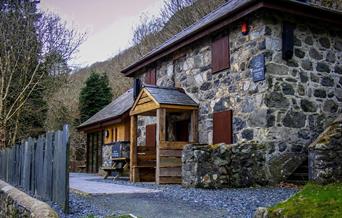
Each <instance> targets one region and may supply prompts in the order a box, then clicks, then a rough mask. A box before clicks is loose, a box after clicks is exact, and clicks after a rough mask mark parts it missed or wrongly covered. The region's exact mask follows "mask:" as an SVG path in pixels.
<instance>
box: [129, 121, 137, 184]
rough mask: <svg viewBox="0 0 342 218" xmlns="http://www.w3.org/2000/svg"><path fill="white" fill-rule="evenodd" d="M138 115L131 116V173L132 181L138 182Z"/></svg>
mask: <svg viewBox="0 0 342 218" xmlns="http://www.w3.org/2000/svg"><path fill="white" fill-rule="evenodd" d="M136 165H137V116H136V115H133V116H131V140H130V165H129V166H130V171H129V172H130V173H129V179H130V181H131V182H137V172H136V170H137V168H136V167H135V166H136Z"/></svg>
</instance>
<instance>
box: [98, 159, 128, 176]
mask: <svg viewBox="0 0 342 218" xmlns="http://www.w3.org/2000/svg"><path fill="white" fill-rule="evenodd" d="M128 168H129V158H126V157H118V158H112V166H111V167H102V168H101V169H102V170H103V171H105V172H106V175H105V176H104V179H107V178H108V177H109V176H111V175H112V173H113V172H116V173H117V175H116V176H115V177H114V180H115V179H117V178H118V177H120V176H121V174H122V173H123V172H124V170H125V169H128Z"/></svg>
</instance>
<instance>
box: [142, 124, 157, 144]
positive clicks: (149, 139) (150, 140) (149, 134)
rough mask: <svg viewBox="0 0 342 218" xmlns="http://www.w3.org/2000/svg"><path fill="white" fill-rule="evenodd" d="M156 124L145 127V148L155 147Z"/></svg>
mask: <svg viewBox="0 0 342 218" xmlns="http://www.w3.org/2000/svg"><path fill="white" fill-rule="evenodd" d="M156 130H157V124H151V125H146V139H145V140H146V146H151V147H155V146H156V144H157V141H156Z"/></svg>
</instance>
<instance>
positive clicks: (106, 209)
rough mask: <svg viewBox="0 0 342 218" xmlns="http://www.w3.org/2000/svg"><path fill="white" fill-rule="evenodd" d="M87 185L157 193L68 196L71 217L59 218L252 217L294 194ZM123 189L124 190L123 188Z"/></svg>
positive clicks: (281, 190) (274, 190)
mask: <svg viewBox="0 0 342 218" xmlns="http://www.w3.org/2000/svg"><path fill="white" fill-rule="evenodd" d="M89 181H91V182H97V183H99V185H103V183H114V184H118V185H124V186H128V187H132V186H134V187H141V188H148V189H154V190H158V192H152V193H134V194H129V193H125V194H122V193H118V194H109V195H103V194H100V195H79V194H75V193H71V194H70V208H71V214H69V215H64V214H63V213H61V212H59V213H60V215H61V217H85V216H86V215H96V216H98V217H106V216H109V215H117V214H134V215H136V216H139V217H143V218H149V217H153V218H155V217H163V218H176V217H182V218H183V217H184V218H188V217H189V218H191V217H196V218H197V217H198V218H201V217H215V218H216V217H252V216H253V213H254V211H255V209H256V208H257V207H262V206H266V207H267V206H270V205H273V204H275V203H277V202H280V201H283V200H285V199H287V198H289V197H290V196H291V195H293V194H294V193H296V191H297V190H296V189H289V188H274V187H265V188H243V189H220V190H208V189H194V188H183V187H181V186H180V185H163V186H159V185H155V184H150V183H137V184H132V183H130V182H128V181H125V180H117V181H112V180H111V179H107V180H103V179H102V178H100V177H98V178H95V177H94V176H90V177H89ZM124 186H123V187H124Z"/></svg>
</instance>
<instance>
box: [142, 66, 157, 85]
mask: <svg viewBox="0 0 342 218" xmlns="http://www.w3.org/2000/svg"><path fill="white" fill-rule="evenodd" d="M156 82H157V73H156V69H151V70H149V71H148V72H147V73H146V74H145V84H148V85H156Z"/></svg>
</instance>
